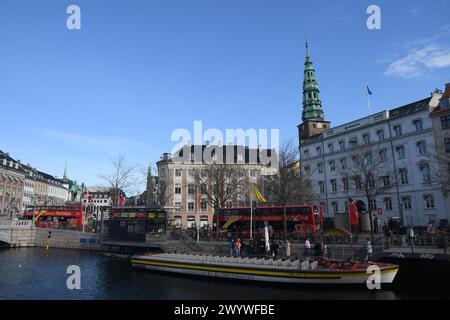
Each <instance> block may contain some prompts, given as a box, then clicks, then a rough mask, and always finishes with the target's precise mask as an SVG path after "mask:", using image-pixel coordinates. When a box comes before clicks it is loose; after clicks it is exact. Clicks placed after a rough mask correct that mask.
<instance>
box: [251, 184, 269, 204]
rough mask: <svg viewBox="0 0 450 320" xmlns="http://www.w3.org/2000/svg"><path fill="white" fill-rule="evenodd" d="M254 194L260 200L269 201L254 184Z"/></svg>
mask: <svg viewBox="0 0 450 320" xmlns="http://www.w3.org/2000/svg"><path fill="white" fill-rule="evenodd" d="M253 194H254V195H255V197H256V199H258V201H260V202H267V201H266V198H264V196H263V195H262V194H261V192H259V190H258V188H257V187H256V186H253Z"/></svg>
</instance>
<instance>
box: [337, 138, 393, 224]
mask: <svg viewBox="0 0 450 320" xmlns="http://www.w3.org/2000/svg"><path fill="white" fill-rule="evenodd" d="M374 153H377V154H375V155H374ZM350 158H351V163H349V164H348V166H347V168H346V169H343V170H342V171H341V175H342V176H343V177H344V178H347V179H348V181H350V180H352V181H353V185H354V191H355V192H356V193H360V194H361V195H363V196H364V198H365V199H366V200H367V210H368V214H369V219H370V230H371V232H372V233H373V231H374V225H373V212H372V203H373V201H374V200H375V199H376V197H377V196H379V195H381V194H384V193H386V192H387V191H388V190H389V189H391V188H392V187H393V185H394V183H393V182H394V179H395V176H394V173H393V172H392V171H389V170H387V169H386V168H389V167H390V166H389V165H387V162H388V160H387V154H386V153H385V150H384V149H378V148H374V146H371V145H365V146H363V147H360V148H358V149H355V150H354V151H353V152H350Z"/></svg>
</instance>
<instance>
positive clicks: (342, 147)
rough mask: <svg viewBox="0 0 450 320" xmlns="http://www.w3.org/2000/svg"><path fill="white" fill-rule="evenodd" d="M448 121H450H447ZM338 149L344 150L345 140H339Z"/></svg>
mask: <svg viewBox="0 0 450 320" xmlns="http://www.w3.org/2000/svg"><path fill="white" fill-rule="evenodd" d="M449 123H450V121H449ZM339 149H340V150H341V152H344V151H345V142H344V141H339Z"/></svg>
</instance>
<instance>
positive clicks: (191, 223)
mask: <svg viewBox="0 0 450 320" xmlns="http://www.w3.org/2000/svg"><path fill="white" fill-rule="evenodd" d="M187 227H188V229H190V228H194V227H195V216H187Z"/></svg>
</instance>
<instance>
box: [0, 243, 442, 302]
mask: <svg viewBox="0 0 450 320" xmlns="http://www.w3.org/2000/svg"><path fill="white" fill-rule="evenodd" d="M69 265H78V266H79V267H80V269H81V290H69V289H67V286H66V281H67V278H68V277H69V274H67V273H66V270H67V267H68V266H69ZM0 275H1V276H0V299H181V300H185V299H222V300H227V299H371V300H372V299H404V298H433V296H432V295H431V296H430V293H426V292H423V291H422V290H420V292H412V293H411V292H408V293H406V292H401V291H399V290H397V289H395V288H394V289H390V290H376V291H369V290H367V289H365V288H364V287H361V288H355V287H345V288H342V287H320V288H319V287H312V286H308V287H305V286H303V287H298V286H296V287H293V286H279V285H273V284H262V283H258V284H249V283H247V282H234V281H229V280H227V281H223V280H218V279H209V278H190V277H184V276H175V275H170V274H164V273H154V272H149V271H142V270H135V269H133V268H132V267H131V265H130V263H129V262H127V261H124V260H119V259H113V258H108V257H104V256H102V255H100V254H98V253H94V252H86V251H77V250H63V249H50V250H49V251H48V253H47V252H46V250H45V249H43V248H26V249H6V250H1V251H0Z"/></svg>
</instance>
